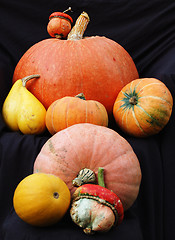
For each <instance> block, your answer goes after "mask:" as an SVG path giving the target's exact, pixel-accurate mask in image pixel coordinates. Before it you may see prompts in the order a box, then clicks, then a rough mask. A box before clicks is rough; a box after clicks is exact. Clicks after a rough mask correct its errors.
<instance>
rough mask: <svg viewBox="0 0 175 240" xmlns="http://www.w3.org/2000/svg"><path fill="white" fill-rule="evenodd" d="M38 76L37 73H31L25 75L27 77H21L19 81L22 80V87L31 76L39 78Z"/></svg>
mask: <svg viewBox="0 0 175 240" xmlns="http://www.w3.org/2000/svg"><path fill="white" fill-rule="evenodd" d="M39 77H40V75H39V74H33V75H30V76H27V77H24V78H22V79H21V81H22V86H23V87H26V83H27V81H29V80H30V79H32V78H39Z"/></svg>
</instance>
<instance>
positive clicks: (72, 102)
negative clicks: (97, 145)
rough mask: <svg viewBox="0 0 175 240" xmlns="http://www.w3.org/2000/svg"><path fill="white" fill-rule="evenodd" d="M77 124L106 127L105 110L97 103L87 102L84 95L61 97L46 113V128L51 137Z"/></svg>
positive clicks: (106, 117) (106, 115)
mask: <svg viewBox="0 0 175 240" xmlns="http://www.w3.org/2000/svg"><path fill="white" fill-rule="evenodd" d="M77 123H93V124H96V125H102V126H105V127H107V126H108V114H107V111H106V108H105V107H104V106H103V104H101V103H100V102H98V101H94V100H87V101H86V99H85V97H84V95H83V94H82V93H81V94H78V95H77V96H75V97H63V98H61V99H58V100H56V101H55V102H53V103H52V104H51V105H50V107H49V108H48V109H47V112H46V127H47V129H48V130H49V132H50V133H51V134H52V135H53V134H55V133H56V132H59V131H60V130H63V129H65V128H67V127H69V126H72V125H74V124H77Z"/></svg>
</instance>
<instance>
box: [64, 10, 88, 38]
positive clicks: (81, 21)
mask: <svg viewBox="0 0 175 240" xmlns="http://www.w3.org/2000/svg"><path fill="white" fill-rule="evenodd" d="M89 21H90V18H89V16H88V14H87V13H86V12H82V13H81V15H80V16H79V17H78V19H77V20H76V23H75V26H74V27H73V28H72V30H71V31H70V33H69V34H68V37H67V40H79V39H82V38H83V34H84V32H85V30H86V28H87V25H88V23H89Z"/></svg>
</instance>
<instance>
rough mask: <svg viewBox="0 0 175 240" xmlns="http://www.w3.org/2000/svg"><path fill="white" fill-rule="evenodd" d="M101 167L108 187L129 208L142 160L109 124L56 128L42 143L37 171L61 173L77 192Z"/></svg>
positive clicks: (137, 186) (35, 168) (36, 164)
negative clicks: (59, 129) (106, 125)
mask: <svg viewBox="0 0 175 240" xmlns="http://www.w3.org/2000/svg"><path fill="white" fill-rule="evenodd" d="M99 167H101V168H104V173H105V174H104V181H105V186H106V188H108V189H109V190H112V191H113V192H114V193H115V194H116V195H117V196H118V197H119V198H120V199H121V201H122V204H123V207H124V209H128V208H129V207H130V206H131V205H132V204H133V202H134V201H135V199H136V198H137V195H138V192H139V187H140V181H141V169H140V164H139V161H138V159H137V156H136V154H135V153H134V151H133V149H132V147H131V146H130V144H129V143H128V142H127V141H126V140H125V139H124V138H123V137H121V136H120V135H119V134H118V133H117V132H116V131H114V130H112V129H110V128H107V127H104V126H98V125H94V124H90V123H79V124H75V125H73V126H70V127H68V128H66V129H64V130H62V131H60V132H57V133H56V134H55V135H53V136H52V137H51V138H50V139H49V140H48V141H47V142H46V143H45V144H44V146H43V147H42V149H41V151H40V153H39V155H38V156H37V158H36V160H35V163H34V172H44V173H52V174H55V175H56V176H59V177H60V178H61V179H63V181H64V182H65V183H66V184H67V186H68V188H69V189H70V191H71V193H74V191H75V189H76V187H75V186H80V185H81V184H82V183H86V182H91V181H94V178H97V175H98V168H99ZM90 170H91V171H90ZM93 173H94V175H93ZM77 175H80V177H78V180H79V181H77ZM86 178H87V179H86ZM75 180H76V181H75ZM75 183H76V184H75Z"/></svg>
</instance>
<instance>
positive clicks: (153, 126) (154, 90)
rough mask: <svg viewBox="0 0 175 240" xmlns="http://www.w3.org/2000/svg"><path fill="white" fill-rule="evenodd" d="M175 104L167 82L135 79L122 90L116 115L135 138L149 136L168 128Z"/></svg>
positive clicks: (115, 105) (118, 98) (125, 130)
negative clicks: (166, 84)
mask: <svg viewBox="0 0 175 240" xmlns="http://www.w3.org/2000/svg"><path fill="white" fill-rule="evenodd" d="M172 107H173V98H172V95H171V93H170V91H169V89H168V88H167V87H166V86H165V84H164V83H163V82H161V81H160V80H158V79H155V78H142V79H136V80H134V81H132V82H131V83H129V84H127V85H126V86H125V87H124V88H123V89H122V90H121V91H120V93H119V94H118V97H117V99H116V101H115V103H114V107H113V114H114V117H115V120H116V123H117V124H118V125H119V127H120V128H121V129H122V130H123V131H124V132H126V133H128V134H129V135H133V136H135V137H147V136H150V135H153V134H157V133H159V132H160V131H161V130H162V129H163V128H164V127H165V125H166V124H167V123H168V121H169V119H170V116H171V113H172Z"/></svg>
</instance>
